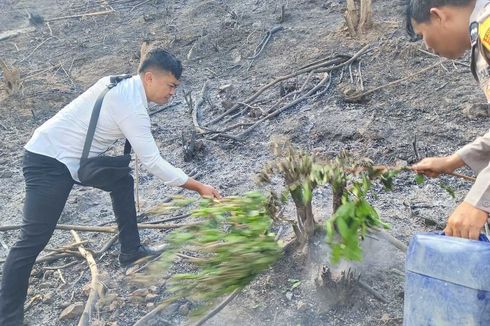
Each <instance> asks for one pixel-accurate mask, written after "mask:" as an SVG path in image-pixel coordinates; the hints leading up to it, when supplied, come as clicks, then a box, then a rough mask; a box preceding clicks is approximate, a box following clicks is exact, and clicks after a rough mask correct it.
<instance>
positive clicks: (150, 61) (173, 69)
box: [138, 48, 182, 79]
mask: <svg viewBox="0 0 490 326" xmlns="http://www.w3.org/2000/svg"><path fill="white" fill-rule="evenodd" d="M149 68H157V69H161V70H163V71H166V72H170V73H172V75H174V76H175V78H177V79H180V76H182V63H181V62H180V60H179V59H177V58H176V57H175V56H174V55H173V54H171V53H170V52H168V51H166V50H164V49H162V48H154V49H151V50H150V51H148V53H146V55H145V58H144V59H143V60H142V61H141V64H140V67H139V68H138V72H139V73H143V72H146V71H147V70H148V69H149Z"/></svg>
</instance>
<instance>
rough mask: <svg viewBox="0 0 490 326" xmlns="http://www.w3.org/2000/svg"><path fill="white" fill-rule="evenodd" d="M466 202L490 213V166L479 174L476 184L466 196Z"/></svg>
mask: <svg viewBox="0 0 490 326" xmlns="http://www.w3.org/2000/svg"><path fill="white" fill-rule="evenodd" d="M465 202H467V203H469V204H471V205H472V206H474V207H476V208H478V209H481V210H482V211H485V212H487V213H490V165H489V166H487V167H485V168H484V169H483V170H481V172H480V173H479V174H478V177H477V178H476V181H475V183H474V184H473V186H472V187H471V189H470V191H469V192H468V194H467V195H466V198H465Z"/></svg>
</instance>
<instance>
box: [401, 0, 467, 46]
mask: <svg viewBox="0 0 490 326" xmlns="http://www.w3.org/2000/svg"><path fill="white" fill-rule="evenodd" d="M472 1H474V0H407V11H406V19H407V22H406V23H407V32H408V35H410V39H411V41H415V40H417V39H418V38H417V35H416V34H415V32H414V30H413V26H412V19H413V20H414V21H416V22H417V23H426V22H428V21H429V20H430V9H431V8H434V7H444V6H459V7H464V6H466V5H468V4H469V3H470V2H472Z"/></svg>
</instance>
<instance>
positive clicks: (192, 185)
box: [182, 178, 221, 200]
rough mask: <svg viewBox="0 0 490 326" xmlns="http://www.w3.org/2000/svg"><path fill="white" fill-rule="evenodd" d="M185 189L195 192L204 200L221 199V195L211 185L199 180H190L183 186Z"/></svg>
mask: <svg viewBox="0 0 490 326" xmlns="http://www.w3.org/2000/svg"><path fill="white" fill-rule="evenodd" d="M182 187H183V188H185V189H189V190H193V191H196V192H198V193H199V195H201V197H203V198H210V199H218V200H219V199H221V195H220V193H219V192H218V190H216V189H215V188H213V187H212V186H210V185H207V184H204V183H201V182H199V181H197V180H194V179H192V178H189V179H188V180H187V182H186V183H184V184H183V185H182Z"/></svg>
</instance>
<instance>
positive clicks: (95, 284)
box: [70, 230, 104, 326]
mask: <svg viewBox="0 0 490 326" xmlns="http://www.w3.org/2000/svg"><path fill="white" fill-rule="evenodd" d="M70 232H71V234H72V236H73V237H74V238H75V241H76V242H80V241H81V240H80V237H79V236H78V234H77V233H76V232H75V231H73V230H71V231H70ZM78 251H80V254H81V255H82V256H83V257H84V258H85V259H86V260H87V263H88V267H89V268H90V274H91V276H92V280H91V282H90V293H89V296H88V299H87V303H86V304H85V309H84V310H83V313H82V316H81V317H80V320H79V321H78V326H88V325H90V319H91V317H92V312H93V310H94V308H95V304H96V303H97V300H98V299H99V298H101V297H102V296H103V295H104V288H103V286H102V284H101V283H100V282H99V272H98V270H97V264H96V263H95V259H94V257H93V256H92V254H91V253H90V252H89V251H87V250H86V249H85V248H84V247H83V245H81V246H79V247H78Z"/></svg>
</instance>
